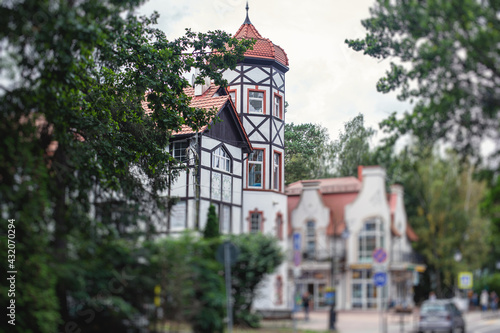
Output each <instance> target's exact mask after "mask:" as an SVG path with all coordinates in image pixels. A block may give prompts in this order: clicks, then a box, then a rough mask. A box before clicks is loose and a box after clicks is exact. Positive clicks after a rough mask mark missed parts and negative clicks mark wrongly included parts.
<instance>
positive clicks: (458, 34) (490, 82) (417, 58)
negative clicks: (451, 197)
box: [346, 0, 500, 156]
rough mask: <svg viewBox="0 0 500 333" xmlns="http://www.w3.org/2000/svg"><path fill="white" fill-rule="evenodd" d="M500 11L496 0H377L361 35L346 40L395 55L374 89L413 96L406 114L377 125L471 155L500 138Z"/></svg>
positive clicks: (370, 52) (360, 48)
mask: <svg viewBox="0 0 500 333" xmlns="http://www.w3.org/2000/svg"><path fill="white" fill-rule="evenodd" d="M499 10H500V4H499V3H498V1H475V0H460V1H446V0H436V1H417V0H412V1H402V0H396V1H385V0H376V1H375V4H374V6H373V7H372V8H371V9H370V13H371V17H370V18H369V19H366V20H363V21H362V24H363V26H364V27H365V29H366V30H367V35H366V37H365V38H364V39H361V40H346V43H347V44H348V45H349V47H351V48H352V49H354V50H356V51H363V53H364V54H367V55H369V56H371V57H375V58H382V59H385V58H392V59H395V61H394V62H391V67H390V69H389V70H388V71H387V73H386V76H385V77H382V78H381V79H380V80H379V81H378V83H377V90H378V91H380V92H383V93H387V92H390V91H398V92H399V95H398V98H399V99H400V100H408V101H413V100H416V101H417V102H416V104H415V106H414V108H413V111H412V112H411V113H406V114H405V115H404V116H403V117H402V118H400V119H398V118H397V117H396V115H395V114H393V115H392V116H391V117H389V118H388V119H387V120H385V121H384V122H383V123H382V125H383V126H384V128H385V130H386V131H387V132H391V133H393V135H394V136H395V137H397V136H398V135H401V134H405V133H408V132H411V133H413V134H414V135H416V136H417V137H418V138H419V139H420V140H421V141H422V142H424V143H429V142H435V141H436V140H437V139H439V138H444V139H446V140H448V141H449V142H452V143H453V146H454V148H455V149H458V150H460V151H461V152H463V153H464V154H465V155H469V154H470V155H475V156H478V155H479V152H480V149H479V148H480V144H481V142H482V141H483V140H484V139H486V138H488V137H489V138H493V139H496V138H497V137H498V129H499V128H498V119H499V118H498V111H499V105H500V98H499V94H498V83H499V82H500V72H499V70H498V59H499V52H500V49H499V48H498V43H499V42H500V33H499V31H500V29H499V28H500V19H499V17H498V15H497V13H498V11H499ZM496 151H498V146H497V147H496Z"/></svg>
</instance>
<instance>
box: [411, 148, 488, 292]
mask: <svg viewBox="0 0 500 333" xmlns="http://www.w3.org/2000/svg"><path fill="white" fill-rule="evenodd" d="M421 154H422V153H421ZM409 171H410V170H409ZM410 172H411V173H409V174H407V176H406V177H405V182H404V186H405V189H406V191H408V192H410V193H411V195H410V198H411V199H413V200H414V202H413V204H414V207H415V211H414V212H412V211H409V212H408V219H409V222H410V224H411V225H412V226H413V228H414V229H415V232H416V233H417V234H418V236H419V241H418V242H417V243H416V249H417V250H418V252H419V253H421V254H422V255H424V257H425V258H426V261H427V263H428V265H429V266H430V267H429V269H430V270H432V271H433V272H434V273H435V276H436V292H437V294H438V295H443V296H444V292H445V290H446V289H447V287H449V288H451V287H452V286H454V285H455V280H456V279H455V278H456V274H457V273H458V271H459V269H467V270H475V269H478V268H480V267H481V265H482V264H483V262H484V259H485V255H486V253H487V251H488V244H487V242H484V240H483V238H484V234H485V233H487V227H488V224H487V223H486V222H485V220H484V218H482V217H481V216H480V211H479V206H480V201H481V199H482V197H483V196H484V193H485V184H484V183H479V182H477V181H474V180H473V179H472V169H470V168H467V169H464V168H462V167H461V165H460V161H459V159H458V157H457V156H456V155H453V154H448V155H447V156H446V157H440V156H439V155H438V154H437V153H435V152H429V151H428V152H427V154H425V152H424V153H423V154H422V155H421V157H419V158H418V159H414V160H413V170H411V171H410ZM405 197H406V195H405ZM407 206H409V205H407ZM457 251H459V252H460V253H462V255H463V259H462V261H461V262H460V263H457V262H456V261H455V260H454V254H455V253H456V252H457Z"/></svg>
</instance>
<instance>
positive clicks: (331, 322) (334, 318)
mask: <svg viewBox="0 0 500 333" xmlns="http://www.w3.org/2000/svg"><path fill="white" fill-rule="evenodd" d="M336 228H337V225H336V224H334V229H333V251H332V261H331V265H332V267H331V278H330V285H331V292H332V295H331V301H330V320H329V325H328V328H329V329H330V330H331V331H334V330H335V323H336V322H337V311H336V307H337V304H336V303H337V302H336V296H337V295H336V294H337V290H336V285H337V280H336V278H335V276H336V273H337V270H338V256H337V242H336V231H337V230H336ZM341 237H342V239H343V240H346V239H347V238H349V230H348V229H347V226H346V227H345V229H344V231H342V235H341Z"/></svg>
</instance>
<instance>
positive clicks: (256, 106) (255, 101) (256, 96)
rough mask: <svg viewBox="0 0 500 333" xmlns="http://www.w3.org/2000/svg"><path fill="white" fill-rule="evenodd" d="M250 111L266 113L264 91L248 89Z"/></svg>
mask: <svg viewBox="0 0 500 333" xmlns="http://www.w3.org/2000/svg"><path fill="white" fill-rule="evenodd" d="M248 112H249V113H265V112H264V92H263V91H258V90H249V91H248Z"/></svg>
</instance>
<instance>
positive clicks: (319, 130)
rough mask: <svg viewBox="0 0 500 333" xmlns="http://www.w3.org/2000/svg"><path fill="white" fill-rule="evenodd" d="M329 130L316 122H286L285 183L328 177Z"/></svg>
mask: <svg viewBox="0 0 500 333" xmlns="http://www.w3.org/2000/svg"><path fill="white" fill-rule="evenodd" d="M329 140H330V139H329V136H328V131H327V129H326V128H324V127H321V125H315V124H299V125H294V123H290V124H288V123H287V124H285V183H286V184H290V183H293V182H295V181H298V180H301V179H317V178H322V177H326V176H327V175H328V172H329V164H328V161H329V156H330V155H329V154H330V146H329V145H330V142H329Z"/></svg>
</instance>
